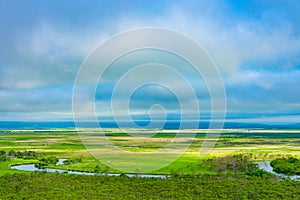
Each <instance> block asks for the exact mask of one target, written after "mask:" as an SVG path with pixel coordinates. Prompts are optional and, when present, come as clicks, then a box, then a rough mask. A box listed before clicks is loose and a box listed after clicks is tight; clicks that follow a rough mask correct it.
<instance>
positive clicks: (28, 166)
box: [11, 159, 168, 178]
mask: <svg viewBox="0 0 300 200" xmlns="http://www.w3.org/2000/svg"><path fill="white" fill-rule="evenodd" d="M64 160H66V159H59V161H58V163H56V165H62V164H63V161H64ZM11 169H16V170H21V171H29V172H35V171H39V172H57V173H66V174H79V175H90V176H93V175H103V176H104V175H105V176H121V174H114V173H97V174H96V173H94V172H79V171H71V170H63V169H54V168H45V169H38V168H36V167H35V166H34V164H24V165H15V166H11ZM125 175H126V176H128V177H139V178H167V177H168V176H167V175H159V174H125Z"/></svg>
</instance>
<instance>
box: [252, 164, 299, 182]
mask: <svg viewBox="0 0 300 200" xmlns="http://www.w3.org/2000/svg"><path fill="white" fill-rule="evenodd" d="M255 164H257V165H258V168H259V169H262V170H265V171H267V172H270V173H272V174H275V175H277V176H279V177H282V178H290V179H291V180H297V181H300V176H298V175H285V174H278V173H276V172H274V171H273V167H272V166H271V164H270V161H263V162H255Z"/></svg>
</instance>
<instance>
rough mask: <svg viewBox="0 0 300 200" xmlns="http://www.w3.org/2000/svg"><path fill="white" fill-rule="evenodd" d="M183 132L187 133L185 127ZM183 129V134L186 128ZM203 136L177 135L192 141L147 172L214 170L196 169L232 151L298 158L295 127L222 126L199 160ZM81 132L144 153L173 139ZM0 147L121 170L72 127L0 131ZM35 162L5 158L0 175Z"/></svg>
mask: <svg viewBox="0 0 300 200" xmlns="http://www.w3.org/2000/svg"><path fill="white" fill-rule="evenodd" d="M186 132H188V131H187V130H186ZM182 133H183V134H184V133H185V130H183V131H182ZM205 134H206V132H205V131H203V130H198V131H197V134H196V137H195V138H190V137H189V134H187V136H186V137H181V138H177V140H178V142H179V143H180V144H185V143H188V142H191V141H192V143H191V145H190V147H189V149H188V150H187V151H186V152H185V153H184V154H183V155H182V156H181V157H179V158H178V159H177V160H176V161H174V162H173V163H171V164H170V165H168V166H166V167H164V168H162V169H158V170H156V171H153V172H151V173H153V174H170V173H174V172H178V173H179V172H180V173H182V174H191V173H193V174H195V173H196V174H213V173H215V172H213V171H211V170H208V169H205V168H203V167H199V164H201V163H202V161H203V160H205V159H209V158H215V157H225V156H232V155H237V154H242V155H245V154H247V155H248V157H250V158H249V159H250V160H253V161H255V160H272V159H274V158H277V157H281V156H294V157H300V145H299V144H300V131H298V130H242V129H237V130H234V129H233V130H223V131H222V134H221V136H220V138H219V140H218V141H217V142H216V145H215V146H214V148H213V149H212V150H211V151H210V153H209V154H208V155H207V156H206V157H204V158H200V157H199V155H200V151H201V145H202V143H203V141H204V140H205ZM80 135H81V136H84V137H91V138H95V141H96V138H97V137H99V138H100V137H104V136H106V137H108V138H109V140H110V141H112V143H113V144H114V145H116V146H118V147H119V148H121V149H122V150H123V151H128V152H141V153H145V152H154V151H156V150H158V149H162V148H164V146H165V145H166V144H168V143H169V142H170V141H171V140H172V139H174V138H175V136H176V131H173V130H163V131H160V132H159V133H158V134H156V135H154V136H152V137H149V138H139V137H132V136H129V135H127V134H124V133H122V132H121V131H120V130H118V129H104V130H102V131H99V130H94V129H85V130H82V131H81V132H80ZM91 146H92V147H93V148H94V150H95V149H96V150H99V151H103V152H107V154H109V152H110V149H109V148H105V147H103V146H101V145H99V144H96V142H95V144H94V146H93V145H91ZM89 147H90V146H89ZM0 149H1V150H3V151H6V152H9V151H10V150H14V151H24V150H31V151H35V152H38V153H39V155H40V157H49V156H56V157H58V158H68V159H74V158H80V159H81V160H82V162H80V163H75V164H70V165H62V166H52V167H56V168H61V169H70V170H77V171H90V172H93V171H94V169H95V167H96V166H97V165H98V166H99V167H100V169H101V171H106V172H113V173H114V172H118V173H122V171H120V170H116V169H113V168H109V167H107V166H105V165H104V164H103V163H101V162H100V161H99V160H98V159H96V158H94V157H93V156H92V155H91V154H90V152H89V151H88V149H87V148H86V146H85V145H83V144H82V140H81V138H80V136H79V134H78V133H77V132H76V131H75V130H73V129H56V130H2V131H0ZM178 150H180V145H178V149H174V150H170V151H178ZM138 155H139V154H137V156H138ZM141 155H143V154H141ZM35 162H37V160H26V159H18V158H9V159H7V160H6V161H5V162H0V169H1V170H0V175H3V174H6V173H22V172H20V171H16V170H12V169H10V168H9V166H10V165H15V164H21V163H35ZM114 162H115V163H116V164H117V165H118V164H119V165H122V162H124V161H122V160H114ZM118 162H119V163H118Z"/></svg>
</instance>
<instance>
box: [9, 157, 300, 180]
mask: <svg viewBox="0 0 300 200" xmlns="http://www.w3.org/2000/svg"><path fill="white" fill-rule="evenodd" d="M64 160H66V159H59V161H58V162H57V163H56V165H63V161H64ZM255 164H257V165H258V168H259V169H262V170H265V171H267V172H270V173H272V174H275V175H277V176H278V177H282V178H290V179H291V180H296V181H300V176H299V175H284V174H278V173H276V172H274V171H273V168H272V166H271V165H270V161H262V162H255ZM11 169H15V170H22V171H30V172H34V171H40V172H57V173H66V174H79V175H90V176H93V175H106V176H121V174H114V173H97V174H96V173H94V172H80V171H72V170H63V169H54V168H45V169H38V168H36V167H35V166H34V164H24V165H15V166H11ZM125 175H126V176H128V177H140V178H167V177H169V176H168V175H158V174H125Z"/></svg>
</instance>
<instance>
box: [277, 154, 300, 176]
mask: <svg viewBox="0 0 300 200" xmlns="http://www.w3.org/2000/svg"><path fill="white" fill-rule="evenodd" d="M271 166H272V167H273V170H274V171H275V172H277V173H282V174H300V160H299V159H297V158H294V157H288V158H276V159H274V160H272V161H271Z"/></svg>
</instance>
